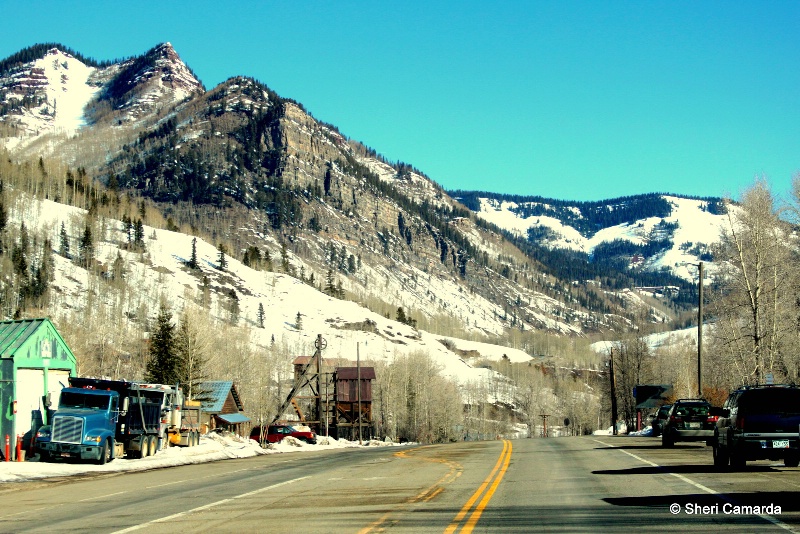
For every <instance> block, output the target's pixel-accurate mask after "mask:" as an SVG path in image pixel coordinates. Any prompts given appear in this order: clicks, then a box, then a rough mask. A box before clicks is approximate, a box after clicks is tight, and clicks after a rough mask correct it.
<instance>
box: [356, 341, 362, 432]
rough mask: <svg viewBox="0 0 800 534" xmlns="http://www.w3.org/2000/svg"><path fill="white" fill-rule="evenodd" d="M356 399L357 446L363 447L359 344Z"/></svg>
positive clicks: (358, 348)
mask: <svg viewBox="0 0 800 534" xmlns="http://www.w3.org/2000/svg"><path fill="white" fill-rule="evenodd" d="M356 373H357V374H356V380H357V382H356V387H357V388H358V389H356V391H357V394H356V398H357V399H358V444H359V445H363V443H362V442H361V350H360V347H359V344H358V343H356Z"/></svg>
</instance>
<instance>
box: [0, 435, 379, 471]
mask: <svg viewBox="0 0 800 534" xmlns="http://www.w3.org/2000/svg"><path fill="white" fill-rule="evenodd" d="M364 445H367V446H372V445H392V444H390V443H383V442H380V441H370V442H364ZM351 447H360V445H359V444H358V443H356V442H350V441H346V440H338V441H337V440H334V439H332V438H327V437H324V436H323V437H320V438H319V439H318V443H317V445H308V444H306V443H303V442H300V441H298V440H296V439H294V438H289V437H287V438H285V439H284V440H283V442H281V443H275V444H272V445H270V446H269V448H266V449H262V448H261V447H260V446H259V445H258V444H257V443H256V442H255V441H253V440H251V439H246V438H242V437H240V436H237V435H235V434H230V433H227V432H226V433H216V432H209V433H208V434H206V435H204V436H201V438H200V444H199V445H198V446H196V447H170V448H168V449H167V450H164V451H159V453H158V454H156V455H155V456H151V457H149V458H140V459H136V460H126V459H124V458H117V459H116V460H114V461H112V462H111V463H108V464H106V465H95V464H90V463H67V462H39V461H37V460H31V461H28V462H0V483H4V482H25V481H28V480H37V479H42V478H49V477H65V476H73V475H81V474H85V473H112V472H119V471H146V470H148V469H157V468H160V467H172V466H177V465H188V464H200V463H206V462H214V461H217V460H228V459H231V458H250V457H253V456H258V455H262V454H278V453H286V452H302V451H305V452H311V451H318V450H325V449H342V448H351Z"/></svg>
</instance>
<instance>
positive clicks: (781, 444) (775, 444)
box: [772, 439, 789, 449]
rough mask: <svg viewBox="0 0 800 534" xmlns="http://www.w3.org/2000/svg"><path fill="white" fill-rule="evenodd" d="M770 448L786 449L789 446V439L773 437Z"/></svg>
mask: <svg viewBox="0 0 800 534" xmlns="http://www.w3.org/2000/svg"><path fill="white" fill-rule="evenodd" d="M772 448H773V449H788V448H789V440H788V439H775V440H772Z"/></svg>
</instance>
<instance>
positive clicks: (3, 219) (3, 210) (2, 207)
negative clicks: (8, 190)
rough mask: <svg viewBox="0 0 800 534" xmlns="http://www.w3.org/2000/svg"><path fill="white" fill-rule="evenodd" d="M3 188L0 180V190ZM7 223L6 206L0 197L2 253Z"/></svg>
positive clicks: (0, 245) (0, 243) (1, 251)
mask: <svg viewBox="0 0 800 534" xmlns="http://www.w3.org/2000/svg"><path fill="white" fill-rule="evenodd" d="M2 189H3V182H2V181H0V192H2ZM7 224H8V213H6V207H5V205H4V202H3V200H2V199H0V254H3V252H5V250H4V249H3V239H2V237H3V234H4V233H5V231H6V225H7Z"/></svg>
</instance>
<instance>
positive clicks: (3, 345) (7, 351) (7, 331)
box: [0, 318, 75, 359]
mask: <svg viewBox="0 0 800 534" xmlns="http://www.w3.org/2000/svg"><path fill="white" fill-rule="evenodd" d="M42 327H45V328H48V327H49V328H48V329H49V330H51V331H52V333H53V334H54V336H55V338H56V341H57V342H58V343H59V344H61V345H62V346H63V348H64V349H66V351H67V352H68V354H69V356H70V357H71V358H72V359H74V357H75V356H74V355H73V354H72V351H71V350H70V349H69V346H68V345H67V343H66V342H65V341H64V339H63V338H62V337H61V335H60V334H59V333H58V330H56V327H55V326H53V323H51V322H50V320H49V319H46V318H41V319H20V320H16V321H0V358H14V356H15V355H16V353H17V351H18V350H19V349H20V348H22V347H23V346H24V345H25V343H26V342H27V341H28V340H29V339H31V338H32V337H33V336H34V335H35V334H36V332H37V331H38V330H39V329H40V328H42Z"/></svg>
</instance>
